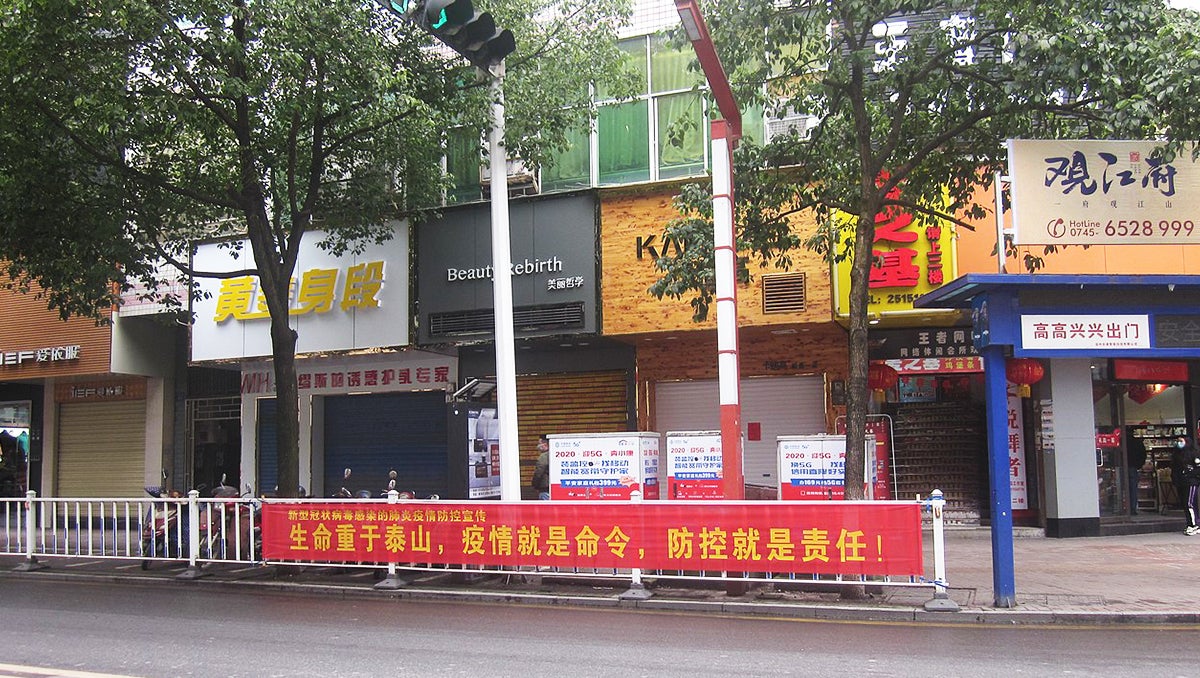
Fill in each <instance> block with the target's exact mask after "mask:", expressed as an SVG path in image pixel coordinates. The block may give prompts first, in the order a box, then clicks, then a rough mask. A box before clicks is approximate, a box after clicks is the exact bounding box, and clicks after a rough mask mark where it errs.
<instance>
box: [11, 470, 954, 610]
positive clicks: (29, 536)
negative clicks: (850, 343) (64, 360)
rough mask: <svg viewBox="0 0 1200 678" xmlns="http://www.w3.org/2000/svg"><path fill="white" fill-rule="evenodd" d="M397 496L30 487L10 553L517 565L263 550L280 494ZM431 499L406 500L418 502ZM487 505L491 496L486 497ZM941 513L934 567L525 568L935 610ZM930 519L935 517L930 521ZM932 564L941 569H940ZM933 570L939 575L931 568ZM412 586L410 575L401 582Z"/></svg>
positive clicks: (931, 558)
mask: <svg viewBox="0 0 1200 678" xmlns="http://www.w3.org/2000/svg"><path fill="white" fill-rule="evenodd" d="M364 501H366V502H368V503H374V504H376V505H381V504H384V503H385V502H386V503H387V504H391V505H393V506H394V505H395V504H396V503H397V498H396V497H389V498H387V499H375V500H361V499H359V500H339V499H322V498H311V499H293V498H289V499H260V498H256V497H230V498H208V497H204V498H202V497H200V496H199V493H198V492H196V491H195V490H193V491H192V492H190V493H189V495H188V496H187V497H186V498H182V497H181V498H152V497H145V498H133V499H125V498H117V499H113V498H39V497H37V496H36V493H34V492H29V493H27V496H26V497H24V498H0V517H2V519H3V522H2V523H0V537H2V538H0V554H9V555H19V556H22V557H23V558H22V561H21V563H20V564H19V565H18V566H17V569H27V570H32V569H37V567H38V565H37V563H38V560H39V559H51V558H88V559H120V560H133V561H141V563H142V567H143V569H146V568H147V567H148V566H149V565H150V564H151V563H154V562H155V561H171V562H174V563H176V564H178V563H183V562H186V563H187V571H186V572H185V573H183V574H181V575H179V576H180V578H192V577H194V576H199V570H200V567H201V565H203V564H206V563H240V564H255V565H297V564H299V565H330V564H336V565H337V567H347V568H352V567H359V568H371V569H379V570H384V569H386V573H387V578H388V580H389V581H398V580H396V571H397V570H398V569H403V570H435V571H438V572H447V571H461V572H468V573H473V574H484V573H495V574H502V575H512V574H514V568H513V567H512V566H510V565H497V566H479V565H447V564H440V563H439V564H421V563H416V562H408V563H353V562H337V563H330V562H326V561H303V560H267V559H264V558H263V555H262V525H261V522H260V515H261V509H262V507H263V506H264V505H267V504H270V503H275V502H277V503H286V504H288V505H290V506H298V507H303V506H304V505H305V504H306V503H312V504H322V505H327V504H336V503H339V502H344V503H347V504H350V503H357V504H361V503H362V502H364ZM422 501H423V500H403V501H400V502H399V503H401V504H405V505H410V506H417V505H419V504H421V502H422ZM480 503H481V504H486V502H480ZM916 503H918V504H920V506H921V508H922V509H923V511H924V512H925V513H926V517H927V519H928V518H931V521H929V522H931V526H932V540H931V541H932V544H931V545H932V549H928V548H926V549H925V556H924V568H925V570H926V573H925V575H924V576H909V577H888V576H859V575H829V574H823V575H814V574H804V573H801V572H794V573H782V574H781V573H779V572H775V573H770V572H767V573H762V572H727V571H694V570H686V571H685V570H638V569H629V568H622V569H607V568H595V569H592V568H588V569H579V568H561V567H536V568H535V567H528V568H526V567H521V568H517V571H520V570H532V571H535V572H536V573H537V574H541V575H547V574H549V575H555V574H561V575H569V576H571V577H594V578H605V579H617V580H624V581H629V582H631V585H632V588H633V589H641V587H642V581H643V580H644V579H654V580H664V581H672V580H680V581H683V580H690V581H693V582H696V581H707V582H710V583H712V582H746V583H761V584H775V585H786V584H789V583H795V584H803V585H805V586H810V585H829V586H839V585H847V584H868V585H872V586H889V587H893V586H894V587H928V588H931V589H932V590H933V594H934V600H933V601H930V603H927V604H926V607H927V608H929V609H957V608H956V607H954V603H953V601H950V600H949V598H948V596H947V594H946V588H947V583H946V566H945V535H944V521H943V517H942V515H943V509H944V506H945V501H944V499H943V498H942V493H941V492H940V491H938V490H934V491H933V493H932V494H931V496H930V497H929V498H928V499H926V500H924V501H921V500H918V502H916ZM928 527H930V525H929V524H928V523H927V524H926V528H927V529H928ZM930 570H932V572H930ZM930 575H932V576H930ZM400 585H403V582H401V583H400Z"/></svg>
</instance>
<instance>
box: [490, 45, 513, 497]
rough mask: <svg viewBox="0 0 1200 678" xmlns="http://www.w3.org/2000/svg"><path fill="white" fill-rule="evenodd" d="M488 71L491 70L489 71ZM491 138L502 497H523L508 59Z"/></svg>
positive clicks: (498, 73)
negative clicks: (511, 230)
mask: <svg viewBox="0 0 1200 678" xmlns="http://www.w3.org/2000/svg"><path fill="white" fill-rule="evenodd" d="M485 73H488V72H487V71H485ZM488 75H489V76H490V77H491V90H492V129H491V132H490V134H489V136H488V162H490V163H491V170H492V176H491V191H492V271H493V274H492V308H493V309H494V310H495V321H496V420H497V422H498V423H499V424H500V500H501V501H520V499H521V451H520V449H518V444H519V443H518V430H519V429H518V426H517V360H516V347H515V346H514V344H515V337H514V334H515V333H514V330H513V297H512V245H511V241H510V238H509V221H508V162H507V160H508V153H507V151H505V150H504V61H503V60H502V61H500V62H499V63H498V64H496V65H495V66H493V67H492V69H491V72H490V73H488Z"/></svg>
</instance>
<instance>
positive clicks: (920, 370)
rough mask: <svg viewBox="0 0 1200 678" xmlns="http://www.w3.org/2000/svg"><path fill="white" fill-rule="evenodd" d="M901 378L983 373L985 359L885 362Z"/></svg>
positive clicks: (974, 357) (914, 359) (927, 359)
mask: <svg viewBox="0 0 1200 678" xmlns="http://www.w3.org/2000/svg"><path fill="white" fill-rule="evenodd" d="M883 362H884V363H885V364H887V365H888V366H889V367H891V368H892V369H893V370H896V372H897V373H898V374H900V376H904V375H908V374H927V373H938V374H943V373H948V374H961V373H975V372H982V371H983V359H982V358H979V357H977V356H968V357H965V358H910V359H906V360H885V361H883Z"/></svg>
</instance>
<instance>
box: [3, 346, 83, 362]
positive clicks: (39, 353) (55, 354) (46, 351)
mask: <svg viewBox="0 0 1200 678" xmlns="http://www.w3.org/2000/svg"><path fill="white" fill-rule="evenodd" d="M79 353H80V347H79V345H78V344H72V345H70V346H50V347H47V348H32V349H27V350H22V351H0V365H23V364H25V363H55V362H63V361H66V360H78V359H79Z"/></svg>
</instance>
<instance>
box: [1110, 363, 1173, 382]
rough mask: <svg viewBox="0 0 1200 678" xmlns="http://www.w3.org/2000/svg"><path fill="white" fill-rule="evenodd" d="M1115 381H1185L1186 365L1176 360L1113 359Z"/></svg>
mask: <svg viewBox="0 0 1200 678" xmlns="http://www.w3.org/2000/svg"><path fill="white" fill-rule="evenodd" d="M1113 379H1116V380H1117V381H1152V382H1155V383H1163V382H1187V380H1188V365H1187V363H1185V362H1180V361H1178V360H1130V359H1128V358H1120V359H1117V360H1113Z"/></svg>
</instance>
